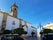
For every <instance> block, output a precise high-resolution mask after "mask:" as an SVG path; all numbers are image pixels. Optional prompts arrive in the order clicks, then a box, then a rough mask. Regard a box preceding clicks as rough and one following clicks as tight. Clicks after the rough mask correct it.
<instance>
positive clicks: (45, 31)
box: [40, 29, 53, 34]
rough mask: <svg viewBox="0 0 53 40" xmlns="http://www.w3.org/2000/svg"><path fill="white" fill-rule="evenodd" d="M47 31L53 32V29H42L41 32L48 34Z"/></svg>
mask: <svg viewBox="0 0 53 40" xmlns="http://www.w3.org/2000/svg"><path fill="white" fill-rule="evenodd" d="M47 33H53V30H51V29H44V30H42V32H40V34H47Z"/></svg>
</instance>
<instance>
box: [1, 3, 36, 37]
mask: <svg viewBox="0 0 53 40" xmlns="http://www.w3.org/2000/svg"><path fill="white" fill-rule="evenodd" d="M17 16H18V6H17V5H16V4H15V3H14V4H13V5H12V6H11V8H10V14H8V13H6V12H2V11H0V30H4V29H5V30H13V29H16V28H20V27H22V26H23V25H24V27H23V28H24V30H25V31H27V34H26V35H25V36H31V32H35V35H36V36H37V28H35V27H33V26H32V24H30V23H29V22H26V21H24V20H23V19H20V18H17Z"/></svg>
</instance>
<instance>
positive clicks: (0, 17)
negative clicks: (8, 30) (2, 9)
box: [0, 13, 3, 30]
mask: <svg viewBox="0 0 53 40" xmlns="http://www.w3.org/2000/svg"><path fill="white" fill-rule="evenodd" d="M2 21H3V14H1V13H0V30H1V27H2Z"/></svg>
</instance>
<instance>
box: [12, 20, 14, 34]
mask: <svg viewBox="0 0 53 40" xmlns="http://www.w3.org/2000/svg"><path fill="white" fill-rule="evenodd" d="M14 25H15V21H13V23H12V34H13V30H14Z"/></svg>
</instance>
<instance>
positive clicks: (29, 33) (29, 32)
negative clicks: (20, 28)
mask: <svg viewBox="0 0 53 40" xmlns="http://www.w3.org/2000/svg"><path fill="white" fill-rule="evenodd" d="M26 24H27V26H28V29H27V31H28V34H27V35H28V36H31V32H32V30H31V24H29V23H26Z"/></svg>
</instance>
